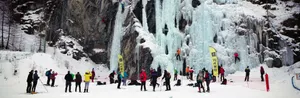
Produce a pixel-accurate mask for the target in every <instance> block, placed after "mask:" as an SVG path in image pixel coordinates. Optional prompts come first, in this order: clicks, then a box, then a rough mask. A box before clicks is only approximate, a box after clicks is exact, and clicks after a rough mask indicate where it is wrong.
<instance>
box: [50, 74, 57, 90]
mask: <svg viewBox="0 0 300 98" xmlns="http://www.w3.org/2000/svg"><path fill="white" fill-rule="evenodd" d="M56 76H57V73H55V72H54V71H52V74H51V76H50V79H51V80H52V84H51V87H54V83H55V78H56Z"/></svg>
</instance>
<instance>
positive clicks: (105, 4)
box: [47, 0, 119, 63]
mask: <svg viewBox="0 0 300 98" xmlns="http://www.w3.org/2000/svg"><path fill="white" fill-rule="evenodd" d="M56 4H57V5H56V7H55V11H54V12H53V14H52V17H51V18H50V22H49V29H48V34H47V35H49V36H48V37H47V40H52V41H54V42H55V40H53V39H55V37H56V36H57V35H59V34H58V33H56V32H55V31H56V30H58V29H62V30H63V33H64V35H70V36H72V37H74V38H75V39H78V42H79V43H80V44H81V45H82V46H83V47H84V51H85V52H87V53H88V54H91V55H89V56H90V57H92V58H94V57H99V56H100V55H101V56H103V57H105V58H103V59H104V60H107V58H108V55H107V54H109V53H108V52H105V53H101V54H97V53H93V51H92V50H93V49H94V48H101V49H105V50H108V48H109V47H110V44H109V43H110V41H111V39H112V32H113V27H114V21H115V17H116V13H117V8H118V6H119V3H113V2H112V1H111V0H63V1H61V0H59V1H57V3H56ZM92 60H93V61H94V62H95V63H103V61H102V60H100V61H99V60H96V59H92Z"/></svg>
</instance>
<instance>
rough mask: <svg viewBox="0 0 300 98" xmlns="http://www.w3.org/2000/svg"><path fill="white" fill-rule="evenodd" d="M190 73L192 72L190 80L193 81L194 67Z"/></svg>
mask: <svg viewBox="0 0 300 98" xmlns="http://www.w3.org/2000/svg"><path fill="white" fill-rule="evenodd" d="M189 71H190V79H191V80H192V81H193V74H194V70H193V67H192V68H191V69H190V70H189Z"/></svg>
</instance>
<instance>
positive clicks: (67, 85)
mask: <svg viewBox="0 0 300 98" xmlns="http://www.w3.org/2000/svg"><path fill="white" fill-rule="evenodd" d="M65 80H66V88H65V92H67V88H68V87H69V92H70V93H71V92H72V91H71V82H72V80H73V77H72V75H71V74H70V71H68V74H66V75H65Z"/></svg>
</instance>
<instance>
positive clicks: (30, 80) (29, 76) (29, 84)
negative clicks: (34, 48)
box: [26, 70, 33, 93]
mask: <svg viewBox="0 0 300 98" xmlns="http://www.w3.org/2000/svg"><path fill="white" fill-rule="evenodd" d="M32 81H33V70H31V71H30V72H29V74H28V77H27V88H26V93H31V87H32Z"/></svg>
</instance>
